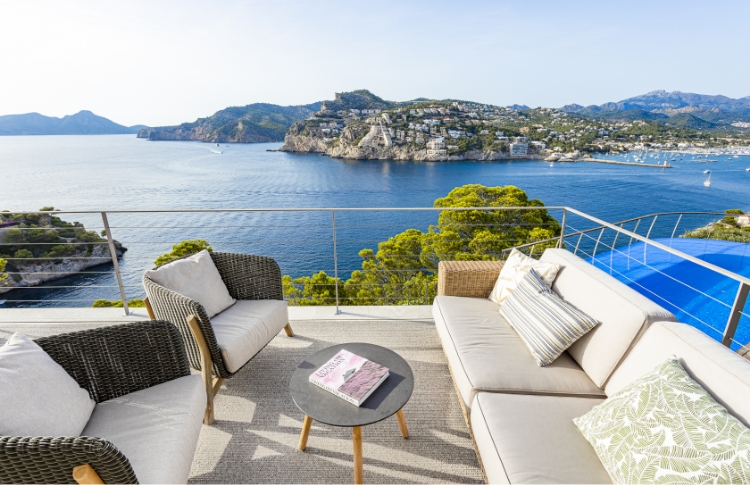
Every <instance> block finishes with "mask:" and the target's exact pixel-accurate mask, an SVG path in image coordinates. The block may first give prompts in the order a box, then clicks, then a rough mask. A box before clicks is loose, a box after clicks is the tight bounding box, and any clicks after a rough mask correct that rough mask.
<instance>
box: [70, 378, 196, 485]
mask: <svg viewBox="0 0 750 485" xmlns="http://www.w3.org/2000/svg"><path fill="white" fill-rule="evenodd" d="M205 410H206V388H205V387H204V385H203V380H202V379H201V376H200V375H198V374H193V375H189V376H184V377H180V378H178V379H175V380H172V381H168V382H165V383H162V384H158V385H156V386H153V387H149V388H147V389H143V390H140V391H136V392H131V393H130V394H126V395H124V396H121V397H118V398H115V399H110V400H108V401H103V402H101V403H99V404H97V405H96V407H95V408H94V413H93V414H92V415H91V420H90V421H89V422H88V424H87V425H86V427H85V428H84V429H83V436H92V437H98V438H104V439H107V440H109V441H111V442H112V444H114V445H115V446H116V447H117V448H118V449H119V450H120V451H121V452H122V454H123V455H125V456H126V457H127V458H128V460H129V461H130V465H131V466H132V467H133V471H134V472H135V476H136V478H137V479H138V481H139V482H140V483H187V480H188V477H189V475H190V466H191V464H192V462H193V455H194V454H195V448H196V445H197V444H198V436H199V435H200V431H201V424H202V423H203V413H204V411H205Z"/></svg>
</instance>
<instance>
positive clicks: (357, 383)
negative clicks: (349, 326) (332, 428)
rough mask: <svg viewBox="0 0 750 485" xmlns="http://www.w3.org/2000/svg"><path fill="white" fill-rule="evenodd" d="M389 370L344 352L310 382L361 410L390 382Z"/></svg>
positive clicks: (323, 366) (317, 372)
mask: <svg viewBox="0 0 750 485" xmlns="http://www.w3.org/2000/svg"><path fill="white" fill-rule="evenodd" d="M388 375H389V372H388V368H387V367H383V366H382V365H380V364H376V363H375V362H373V361H371V360H368V359H365V358H364V357H360V356H359V355H356V354H352V353H351V352H349V351H347V350H343V349H342V350H341V351H340V352H339V353H338V354H336V355H335V356H334V357H333V358H332V359H331V360H329V361H328V362H326V363H325V364H323V365H322V366H321V367H320V368H319V369H318V370H316V371H315V372H313V373H312V374H310V379H309V380H310V382H311V383H312V384H315V385H316V386H318V387H321V388H323V389H325V390H326V391H328V392H330V393H332V394H335V395H336V396H338V397H340V398H342V399H344V400H346V401H349V402H350V403H352V404H354V405H356V406H360V405H362V403H363V402H364V401H365V400H366V399H367V398H368V397H370V394H372V393H373V391H375V389H377V388H378V386H379V385H380V384H382V383H383V381H385V380H386V378H388Z"/></svg>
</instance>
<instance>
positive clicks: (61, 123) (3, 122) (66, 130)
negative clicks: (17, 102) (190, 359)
mask: <svg viewBox="0 0 750 485" xmlns="http://www.w3.org/2000/svg"><path fill="white" fill-rule="evenodd" d="M142 126H143V125H136V126H130V127H128V126H123V125H118V124H117V123H115V122H114V121H111V120H108V119H107V118H104V117H102V116H97V115H95V114H94V113H92V112H91V111H79V112H78V113H76V114H74V115H68V116H63V117H62V118H55V117H54V116H44V115H40V114H39V113H26V114H22V115H5V116H0V136H11V135H119V134H129V133H138V131H139V130H140V129H141V127H142Z"/></svg>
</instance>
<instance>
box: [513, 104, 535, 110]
mask: <svg viewBox="0 0 750 485" xmlns="http://www.w3.org/2000/svg"><path fill="white" fill-rule="evenodd" d="M507 107H508V108H510V109H512V110H516V111H527V110H530V109H531V108H530V107H529V106H526V105H525V104H511V105H509V106H507Z"/></svg>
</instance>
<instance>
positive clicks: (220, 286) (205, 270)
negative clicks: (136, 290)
mask: <svg viewBox="0 0 750 485" xmlns="http://www.w3.org/2000/svg"><path fill="white" fill-rule="evenodd" d="M146 276H147V277H148V278H150V279H151V280H152V281H153V282H154V283H157V284H159V285H161V286H163V287H164V288H167V289H168V290H172V291H174V292H175V293H179V294H180V295H183V296H186V297H188V298H190V299H192V300H195V301H197V302H198V303H200V304H201V305H203V308H204V309H205V310H206V313H207V314H208V318H211V317H213V316H214V315H216V314H217V313H220V312H222V311H224V310H226V309H227V308H229V307H230V306H232V305H234V302H235V301H237V300H235V299H234V298H232V296H231V295H230V294H229V290H228V289H227V285H225V284H224V281H222V279H221V275H220V274H219V270H218V269H217V268H216V265H215V264H214V262H213V260H212V259H211V255H210V254H209V253H208V251H206V250H205V249H204V250H203V251H200V252H198V253H195V254H193V255H192V256H188V257H187V258H182V259H178V260H176V261H172V262H171V263H167V264H165V265H164V266H160V267H158V268H156V269H151V270H148V271H146Z"/></svg>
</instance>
